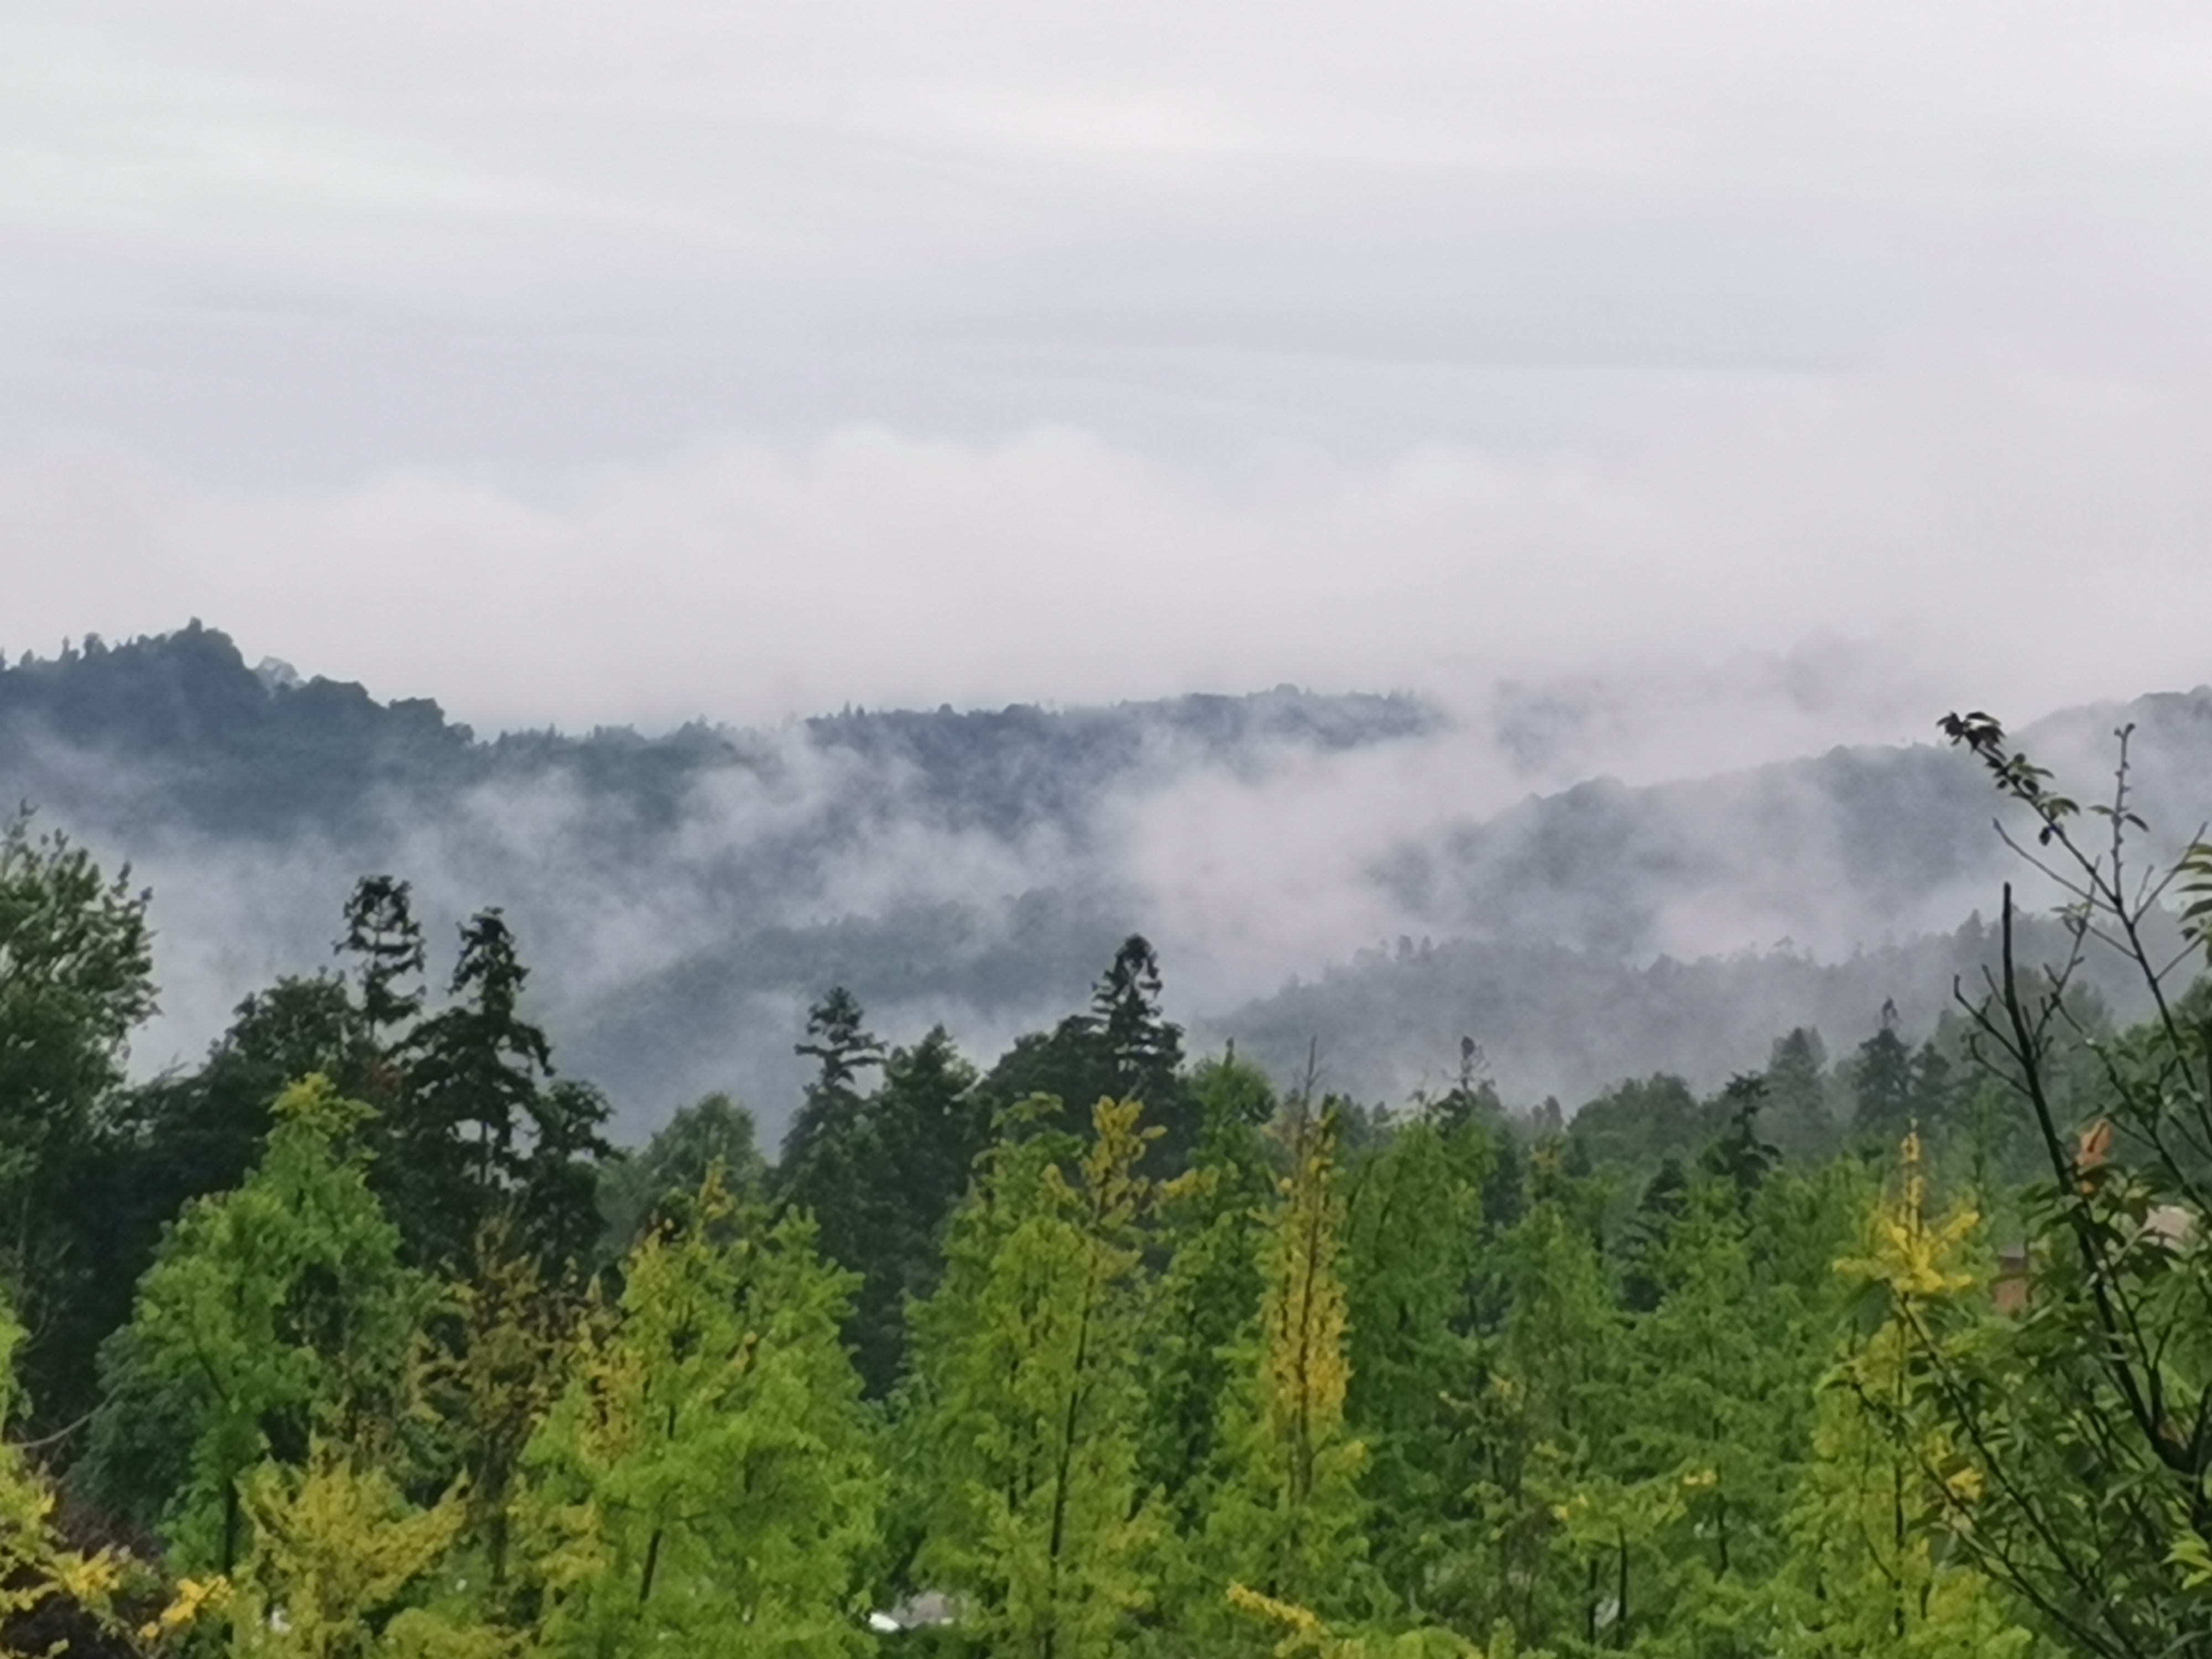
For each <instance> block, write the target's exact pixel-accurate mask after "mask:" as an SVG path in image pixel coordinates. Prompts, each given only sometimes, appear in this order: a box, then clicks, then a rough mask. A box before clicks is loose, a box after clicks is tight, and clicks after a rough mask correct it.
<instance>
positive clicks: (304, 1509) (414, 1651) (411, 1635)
mask: <svg viewBox="0 0 2212 1659" xmlns="http://www.w3.org/2000/svg"><path fill="white" fill-rule="evenodd" d="M242 1503H243V1507H244V1510H245V1512H246V1516H247V1519H248V1521H249V1522H250V1525H251V1530H252V1539H253V1545H252V1549H251V1550H250V1551H248V1552H247V1553H246V1558H245V1559H243V1560H242V1561H241V1562H240V1564H239V1567H238V1571H237V1575H236V1577H235V1580H234V1583H232V1585H231V1589H230V1593H229V1594H228V1595H227V1596H225V1597H224V1598H223V1601H222V1608H221V1610H222V1613H223V1614H224V1615H225V1617H226V1619H227V1622H228V1625H229V1626H230V1632H231V1652H232V1654H233V1655H234V1656H236V1659H499V1656H501V1654H502V1653H503V1652H504V1651H506V1649H505V1644H502V1643H501V1640H500V1638H499V1635H498V1633H497V1632H495V1631H494V1630H493V1629H492V1628H490V1627H489V1626H486V1625H485V1624H483V1622H482V1621H480V1620H477V1618H476V1617H475V1616H474V1615H473V1613H472V1612H471V1609H470V1607H469V1606H468V1603H467V1600H466V1598H465V1597H464V1596H462V1595H459V1594H458V1593H457V1589H456V1587H455V1586H454V1585H453V1583H449V1582H448V1580H449V1578H450V1577H451V1575H450V1574H449V1572H448V1571H447V1568H448V1566H449V1563H450V1561H451V1559H452V1555H453V1547H454V1542H455V1541H456V1539H457V1538H458V1537H459V1535H460V1533H461V1530H462V1527H463V1523H464V1521H465V1513H466V1511H465V1504H463V1502H462V1501H461V1498H460V1495H459V1493H458V1492H447V1493H446V1494H445V1495H444V1496H443V1497H441V1498H439V1499H438V1500H437V1501H435V1503H432V1504H429V1505H428V1506H427V1507H424V1506H421V1505H418V1504H415V1503H413V1502H411V1501H410V1499H409V1498H408V1497H407V1496H406V1494H405V1493H404V1492H403V1491H402V1490H401V1488H400V1486H399V1484H398V1482H397V1481H396V1480H394V1479H393V1478H392V1474H390V1472H389V1471H387V1470H386V1469H385V1468H382V1467H380V1465H379V1464H378V1463H377V1462H374V1461H373V1460H372V1461H368V1462H363V1461H362V1460H361V1459H359V1458H358V1457H357V1456H356V1455H353V1454H351V1453H350V1452H349V1450H348V1449H345V1448H343V1447H340V1446H337V1445H335V1444H333V1443H331V1442H330V1441H327V1440H325V1439H323V1438H321V1437H316V1438H315V1439H314V1441H313V1443H312V1444H311V1445H310V1446H309V1448H308V1450H307V1456H306V1457H305V1458H304V1459H303V1460H302V1461H301V1462H300V1463H299V1464H298V1465H297V1466H292V1465H288V1464H282V1463H275V1462H269V1463H264V1464H263V1465H262V1466H261V1467H260V1468H258V1469H256V1470H254V1471H253V1473H252V1475H250V1476H249V1477H248V1478H247V1479H246V1481H245V1482H244V1485H243V1489H242Z"/></svg>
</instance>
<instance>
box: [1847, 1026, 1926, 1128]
mask: <svg viewBox="0 0 2212 1659" xmlns="http://www.w3.org/2000/svg"><path fill="white" fill-rule="evenodd" d="M1936 1058H1937V1059H1938V1060H1939V1061H1940V1058H1941V1057H1940V1056H1937V1057H1936ZM1915 1070H1916V1067H1915V1056H1914V1054H1913V1052H1912V1050H1911V1049H1910V1048H1906V1047H1905V1042H1904V1039H1903V1038H1901V1037H1899V1036H1898V1035H1897V1020H1896V1010H1895V1009H1894V1008H1885V1009H1884V1010H1883V1018H1882V1023H1881V1030H1878V1031H1876V1032H1875V1034H1874V1035H1873V1036H1870V1037H1869V1038H1868V1039H1867V1040H1866V1041H1865V1042H1863V1043H1861V1044H1860V1045H1859V1051H1858V1053H1857V1054H1856V1055H1854V1056H1853V1057H1852V1059H1851V1062H1850V1068H1849V1071H1850V1086H1851V1098H1852V1103H1853V1110H1852V1115H1851V1127H1853V1128H1854V1129H1855V1130H1857V1132H1858V1133H1861V1134H1863V1135H1867V1136H1869V1137H1871V1138H1873V1139H1877V1140H1879V1141H1881V1143H1883V1144H1884V1145H1889V1146H1893V1145H1894V1144H1895V1143H1896V1142H1897V1140H1898V1139H1899V1137H1901V1136H1902V1135H1903V1134H1904V1133H1905V1131H1906V1130H1908V1129H1909V1128H1911V1127H1912V1122H1913V1120H1914V1118H1915V1116H1916V1115H1917V1114H1916V1111H1915V1108H1916V1107H1917V1105H1918V1104H1919V1090H1918V1089H1917V1087H1916V1086H1915V1085H1916V1084H1917V1081H1918V1079H1917V1078H1916V1076H1915Z"/></svg>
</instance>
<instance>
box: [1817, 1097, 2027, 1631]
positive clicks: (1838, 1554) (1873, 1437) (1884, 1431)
mask: <svg viewBox="0 0 2212 1659" xmlns="http://www.w3.org/2000/svg"><path fill="white" fill-rule="evenodd" d="M1978 1222H1979V1217H1978V1215H1977V1214H1976V1213H1975V1212H1974V1211H1973V1210H1972V1208H1971V1207H1969V1206H1965V1205H1958V1206H1953V1207H1952V1208H1950V1209H1949V1210H1948V1212H1942V1213H1938V1212H1936V1211H1935V1208H1934V1206H1933V1205H1932V1204H1931V1203H1930V1201H1929V1196H1928V1192H1927V1183H1926V1178H1925V1176H1924V1174H1923V1170H1922V1168H1921V1163H1920V1147H1919V1142H1918V1138H1917V1136H1912V1135H1908V1136H1907V1138H1906V1139H1905V1156H1904V1159H1903V1170H1902V1173H1901V1175H1900V1176H1899V1180H1898V1182H1896V1183H1895V1190H1894V1192H1893V1194H1886V1195H1884V1197H1883V1198H1882V1200H1881V1202H1880V1204H1879V1205H1878V1206H1875V1208H1874V1211H1873V1213H1872V1215H1871V1216H1870V1218H1869V1224H1868V1225H1867V1228H1866V1233H1865V1242H1864V1244H1863V1247H1862V1249H1863V1254H1860V1255H1856V1256H1852V1257H1849V1258H1846V1259H1845V1260H1844V1261H1843V1262H1841V1263H1839V1264H1838V1265H1839V1266H1840V1267H1843V1269H1844V1271H1845V1272H1846V1273H1848V1274H1849V1275H1850V1278H1851V1279H1853V1280H1854V1281H1855V1282H1856V1283H1857V1285H1860V1286H1861V1287H1862V1288H1863V1291H1865V1292H1866V1294H1867V1299H1868V1302H1869V1309H1870V1311H1871V1312H1872V1313H1873V1315H1874V1316H1875V1317H1876V1318H1878V1320H1879V1323H1878V1324H1876V1325H1875V1328H1874V1330H1873V1331H1872V1333H1871V1334H1869V1335H1868V1336H1866V1337H1864V1338H1863V1339H1859V1340H1854V1341H1852V1342H1851V1344H1850V1347H1849V1348H1848V1350H1847V1352H1845V1353H1844V1357H1843V1358H1842V1359H1841V1361H1840V1362H1839V1363H1838V1365H1837V1366H1836V1368H1835V1370H1834V1371H1833V1372H1832V1374H1831V1375H1830V1376H1829V1377H1828V1378H1826V1381H1825V1382H1824V1383H1823V1385H1822V1387H1821V1389H1820V1409H1819V1414H1818V1417H1817V1419H1816V1423H1815V1426H1814V1437H1813V1446H1812V1458H1811V1462H1810V1463H1809V1466H1808V1468H1807V1470H1806V1472H1805V1476H1804V1478H1803V1480H1802V1485H1801V1490H1800V1494H1799V1497H1798V1498H1797V1504H1796V1513H1795V1514H1794V1515H1792V1516H1791V1517H1790V1522H1791V1525H1792V1528H1793V1529H1794V1531H1795V1532H1796V1535H1797V1544H1798V1547H1797V1559H1796V1563H1795V1568H1796V1577H1797V1578H1798V1581H1799V1583H1798V1589H1799V1593H1798V1595H1796V1598H1795V1600H1794V1601H1793V1602H1792V1603H1790V1608H1789V1612H1790V1616H1789V1617H1788V1618H1787V1619H1785V1620H1784V1625H1783V1631H1782V1641H1781V1647H1782V1650H1783V1651H1784V1653H1787V1654H1802V1655H1805V1656H1808V1659H1814V1656H1827V1655H1831V1654H1836V1653H1849V1654H1861V1653H1863V1654H1877V1653H1879V1654H1885V1655H1887V1654H1895V1655H1899V1656H1900V1659H1938V1656H1941V1659H1984V1656H1987V1659H2002V1656H2006V1655H2016V1654H2022V1653H2026V1652H2027V1651H2029V1650H2031V1649H2032V1648H2033V1646H2034V1638H2033V1635H2032V1634H2031V1633H2030V1632H2028V1631H2027V1629H2025V1628H2023V1627H2022V1626H2021V1625H2020V1624H2019V1623H2018V1622H2017V1621H2016V1620H2015V1616H2014V1611H2013V1608H2012V1607H2010V1606H2009V1605H2008V1598H2007V1597H2005V1596H2004V1595H2002V1592H2001V1591H2000V1590H1999V1589H1998V1587H1997V1586H1996V1584H1994V1583H1991V1582H1990V1579H1989V1578H1988V1577H1986V1576H1984V1574H1983V1573H1982V1572H1981V1571H1980V1570H1979V1569H1978V1567H1977V1566H1976V1565H1974V1563H1973V1559H1972V1550H1971V1549H1970V1548H1969V1547H1967V1539H1966V1534H1965V1529H1966V1528H1971V1526H1972V1521H1971V1519H1970V1516H1971V1512H1972V1510H1973V1508H1974V1507H1975V1505H1976V1504H1977V1502H1978V1499H1979V1498H1980V1497H1981V1496H1982V1494H1983V1491H1984V1487H1983V1476H1982V1474H1981V1471H1980V1470H1979V1469H1978V1468H1977V1467H1976V1465H1975V1463H1974V1461H1973V1459H1972V1456H1971V1455H1968V1452H1967V1449H1966V1447H1965V1446H1964V1445H1963V1444H1962V1443H1961V1439H1960V1435H1959V1433H1958V1431H1957V1429H1956V1428H1955V1427H1954V1425H1952V1424H1950V1423H1949V1422H1948V1421H1947V1420H1946V1417H1947V1413H1946V1412H1945V1410H1944V1409H1943V1407H1942V1404H1941V1402H1940V1399H1939V1395H1940V1390H1941V1389H1942V1387H1943V1383H1942V1378H1941V1376H1940V1375H1939V1374H1938V1373H1937V1372H1936V1371H1935V1370H1932V1369H1931V1368H1930V1367H1929V1365H1928V1364H1927V1363H1926V1359H1925V1356H1924V1353H1923V1352H1922V1351H1921V1349H1922V1334H1923V1332H1925V1331H1926V1330H1927V1329H1928V1328H1929V1325H1930V1322H1931V1320H1933V1321H1937V1322H1942V1323H1945V1324H1948V1323H1950V1322H1952V1320H1951V1317H1950V1316H1964V1317H1965V1318H1966V1319H1968V1320H1980V1319H1984V1318H1987V1317H1989V1313H1988V1271H1987V1266H1986V1262H1985V1261H1983V1260H1981V1259H1979V1258H1978V1252H1977V1251H1976V1249H1975V1243H1976V1238H1975V1235H1976V1230H1977V1228H1978Z"/></svg>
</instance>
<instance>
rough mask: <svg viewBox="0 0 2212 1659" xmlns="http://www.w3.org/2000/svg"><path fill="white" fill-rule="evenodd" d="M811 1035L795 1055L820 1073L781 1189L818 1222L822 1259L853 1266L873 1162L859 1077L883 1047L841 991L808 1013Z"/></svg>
mask: <svg viewBox="0 0 2212 1659" xmlns="http://www.w3.org/2000/svg"><path fill="white" fill-rule="evenodd" d="M806 1035H807V1041H806V1042H801V1043H799V1044H796V1045H795V1046H794V1050H793V1051H794V1052H795V1053H798V1054H804V1055H806V1056H808V1057H810V1058H811V1059H812V1060H815V1061H816V1062H817V1066H818V1067H819V1069H818V1070H817V1073H816V1075H815V1079H814V1081H813V1082H811V1083H810V1084H809V1085H807V1087H806V1097H805V1100H804V1101H802V1102H801V1103H799V1112H798V1115H796V1116H794V1117H793V1119H792V1121H791V1128H790V1130H789V1131H788V1132H787V1133H786V1134H785V1136H784V1140H783V1157H782V1158H781V1161H780V1162H779V1163H778V1164H777V1165H776V1188H777V1190H778V1191H779V1192H780V1193H781V1194H782V1196H783V1198H784V1199H785V1200H786V1201H787V1202H788V1203H791V1204H794V1205H797V1206H799V1207H800V1208H801V1209H804V1210H805V1211H807V1212H810V1213H811V1215H812V1216H813V1217H814V1219H815V1224H816V1225H817V1227H818V1228H819V1229H820V1230H821V1241H822V1252H823V1255H827V1256H828V1257H829V1259H830V1260H831V1261H836V1262H837V1263H839V1264H840V1265H841V1266H843V1267H857V1266H858V1264H859V1262H860V1256H861V1252H862V1249H863V1245H862V1239H863V1237H864V1235H865V1233H866V1225H867V1207H868V1206H867V1195H866V1193H865V1192H864V1191H863V1183H864V1182H865V1180H866V1173H867V1170H868V1168H869V1164H870V1158H869V1156H868V1151H867V1148H866V1145H865V1142H866V1139H867V1136H868V1133H869V1129H870V1125H869V1123H868V1121H867V1109H866V1097H865V1096H864V1095H863V1094H862V1093H861V1091H860V1074H861V1073H863V1072H867V1071H872V1070H873V1069H875V1068H876V1067H878V1066H881V1065H882V1064H883V1060H884V1046H883V1044H882V1042H879V1041H878V1039H877V1038H876V1036H875V1035H874V1034H873V1033H872V1032H871V1031H870V1030H868V1029H867V1024H866V1015H865V1014H864V1013H863V1012H861V1009H860V1002H859V1000H857V999H856V998H854V995H853V994H852V993H851V992H850V991H848V990H847V989H846V988H845V987H843V986H842V985H840V986H836V987H832V989H831V990H830V991H829V994H827V995H825V996H824V997H823V999H822V1000H820V1001H819V1002H817V1003H816V1004H815V1005H814V1006H813V1007H812V1008H811V1009H810V1010H808V1012H807V1016H806Z"/></svg>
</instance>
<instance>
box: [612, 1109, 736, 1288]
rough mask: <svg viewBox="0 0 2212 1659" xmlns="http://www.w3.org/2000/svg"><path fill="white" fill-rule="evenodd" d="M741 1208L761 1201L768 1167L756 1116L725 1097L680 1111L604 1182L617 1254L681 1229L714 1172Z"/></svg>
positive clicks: (616, 1161) (615, 1159) (620, 1158)
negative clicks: (675, 1226)
mask: <svg viewBox="0 0 2212 1659" xmlns="http://www.w3.org/2000/svg"><path fill="white" fill-rule="evenodd" d="M715 1171H719V1175H720V1181H719V1184H720V1188H721V1190H722V1191H724V1192H725V1193H726V1194H729V1195H730V1197H731V1198H732V1199H733V1200H736V1201H737V1202H738V1203H740V1204H744V1203H750V1202H751V1201H752V1200H755V1199H757V1198H758V1197H760V1196H761V1194H762V1191H763V1187H764V1185H765V1182H766V1179H767V1174H768V1166H767V1164H765V1163H763V1160H762V1158H761V1154H760V1129H759V1125H758V1123H757V1121H756V1120H755V1118H754V1116H753V1115H752V1112H751V1110H750V1109H748V1108H746V1107H744V1106H740V1105H739V1104H738V1103H737V1102H736V1101H734V1100H732V1099H731V1098H730V1097H729V1096H727V1095H725V1094H711V1095H707V1096H704V1097H702V1098H700V1099H698V1100H696V1101H695V1102H693V1103H691V1104H690V1105H689V1106H685V1107H682V1108H679V1109H678V1111H677V1113H676V1115H674V1116H673V1117H671V1118H670V1119H669V1120H668V1121H667V1122H665V1123H664V1124H663V1125H661V1127H659V1129H657V1130H655V1131H654V1132H653V1139H650V1140H648V1141H647V1142H646V1144H645V1146H643V1147H642V1148H641V1149H640V1150H639V1151H637V1152H629V1153H617V1154H615V1155H614V1156H612V1157H611V1158H609V1159H608V1161H607V1162H606V1163H605V1165H603V1166H602V1168H601V1170H600V1175H599V1213H600V1215H601V1217H602V1218H604V1220H605V1229H604V1231H603V1233H602V1237H604V1238H605V1241H606V1243H607V1244H608V1246H609V1247H610V1248H611V1249H612V1250H613V1251H614V1252H615V1253H616V1254H617V1255H623V1254H626V1253H627V1252H628V1251H629V1248H630V1246H632V1245H633V1244H635V1243H637V1242H638V1241H639V1240H640V1239H641V1238H642V1237H644V1236H645V1233H646V1231H647V1229H649V1228H653V1227H656V1226H659V1225H662V1224H664V1223H666V1222H671V1221H672V1222H678V1223H679V1224H680V1222H681V1221H682V1219H683V1218H684V1214H685V1212H687V1210H688V1209H689V1207H690V1201H691V1200H692V1199H694V1198H696V1196H697V1195H698V1192H699V1189H700V1188H701V1187H702V1185H703V1184H705V1182H706V1179H707V1176H708V1174H709V1173H710V1172H715Z"/></svg>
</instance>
